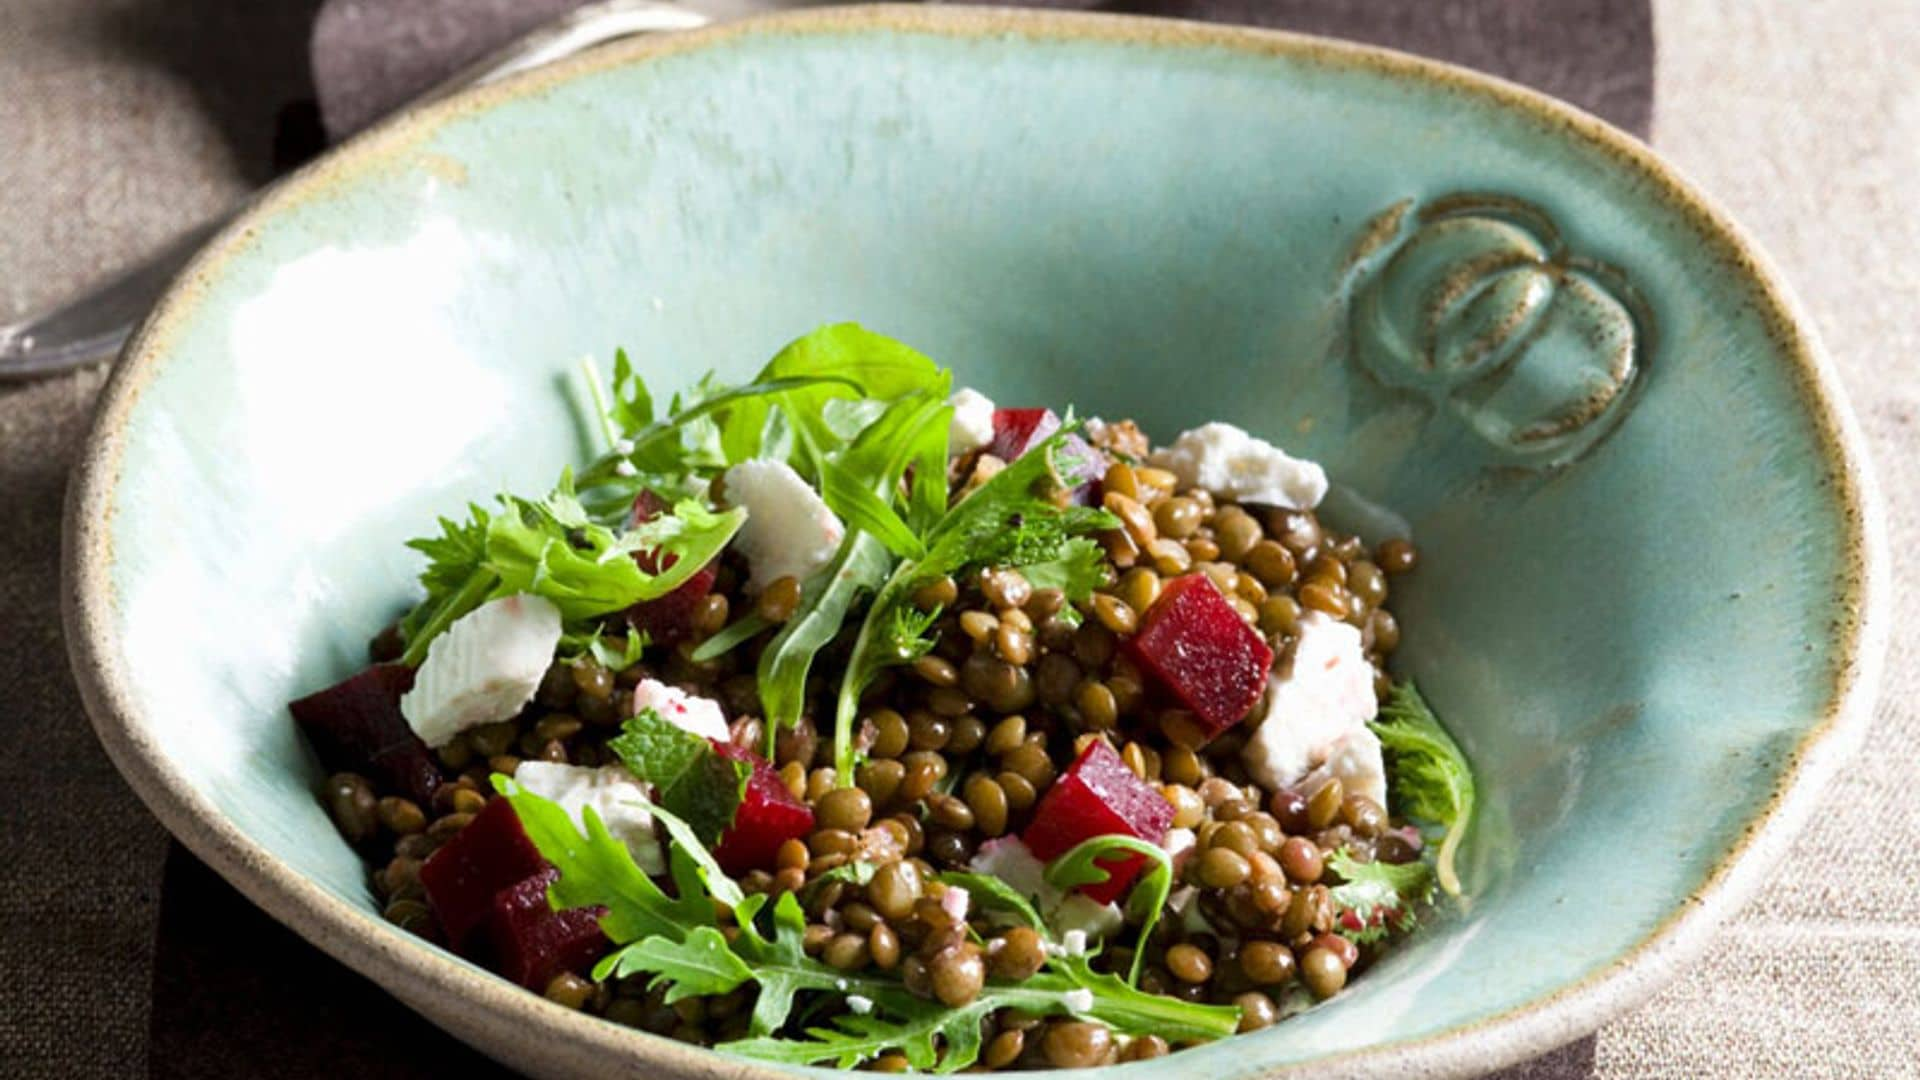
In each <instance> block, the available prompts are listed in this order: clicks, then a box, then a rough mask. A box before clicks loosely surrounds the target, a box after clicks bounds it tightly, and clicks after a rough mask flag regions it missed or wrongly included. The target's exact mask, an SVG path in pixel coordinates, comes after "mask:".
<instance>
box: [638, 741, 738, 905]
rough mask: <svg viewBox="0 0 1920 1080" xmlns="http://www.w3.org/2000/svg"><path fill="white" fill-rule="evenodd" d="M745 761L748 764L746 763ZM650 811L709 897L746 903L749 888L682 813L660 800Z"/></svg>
mask: <svg viewBox="0 0 1920 1080" xmlns="http://www.w3.org/2000/svg"><path fill="white" fill-rule="evenodd" d="M741 764H742V765H743V767H744V765H745V763H744V762H743V763H741ZM647 813H649V814H652V815H653V817H654V819H655V820H656V821H658V822H660V824H661V825H663V826H665V827H666V830H667V836H668V838H669V839H670V840H671V841H672V846H673V850H674V854H675V855H676V856H684V858H685V861H686V863H687V864H689V865H690V866H691V867H692V870H693V873H694V875H695V876H696V877H697V878H698V879H699V882H700V887H701V889H702V890H704V891H705V892H706V894H707V895H708V896H711V897H712V898H714V899H715V900H718V901H720V902H721V903H722V904H725V905H726V906H728V907H729V908H735V907H739V906H740V905H741V904H743V903H745V902H746V899H747V894H746V891H745V890H743V889H741V888H740V883H739V882H737V881H735V880H733V878H732V877H730V876H728V874H727V872H726V870H724V869H722V868H721V866H720V860H718V859H716V858H714V857H713V852H711V851H709V850H707V845H706V844H705V843H703V842H702V841H701V839H700V837H699V835H698V834H697V833H695V832H694V828H693V826H692V825H690V824H688V823H687V821H686V820H685V819H684V818H682V817H680V815H678V814H676V813H674V812H673V811H671V810H669V809H667V808H666V807H664V806H661V805H660V804H659V803H656V802H648V803H647Z"/></svg>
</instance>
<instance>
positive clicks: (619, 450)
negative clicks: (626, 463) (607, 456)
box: [613, 439, 633, 457]
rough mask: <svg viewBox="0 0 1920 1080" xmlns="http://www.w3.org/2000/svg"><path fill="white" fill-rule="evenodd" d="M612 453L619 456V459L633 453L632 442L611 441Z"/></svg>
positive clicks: (627, 440) (625, 440)
mask: <svg viewBox="0 0 1920 1080" xmlns="http://www.w3.org/2000/svg"><path fill="white" fill-rule="evenodd" d="M613 452H614V453H616V454H619V455H620V456H621V457H626V456H627V455H628V454H631V453H633V440H632V439H615V440H613Z"/></svg>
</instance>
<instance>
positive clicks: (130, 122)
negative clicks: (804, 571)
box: [0, 0, 1920, 1078]
mask: <svg viewBox="0 0 1920 1080" xmlns="http://www.w3.org/2000/svg"><path fill="white" fill-rule="evenodd" d="M334 2H335V4H336V5H344V6H353V5H354V4H370V3H371V2H372V0H334ZM421 2H422V3H425V2H426V0H421ZM1052 3H1053V5H1054V6H1080V7H1094V6H1099V7H1103V8H1107V9H1114V8H1122V9H1135V10H1139V9H1152V10H1157V11H1163V12H1172V13H1176V14H1195V13H1205V14H1209V15H1212V16H1214V17H1227V18H1237V19H1238V20H1240V21H1259V22H1265V23H1267V24H1269V25H1283V26H1290V27H1294V28H1298V29H1305V30H1313V31H1319V32H1331V33H1340V34H1345V35H1347V36H1354V37H1360V38H1364V39H1368V40H1377V41H1385V42H1389V43H1396V44H1400V45H1402V46H1404V47H1410V48H1415V49H1417V50H1419V51H1425V52H1429V53H1432V54H1435V55H1441V56H1444V57H1446V58H1449V59H1454V60H1457V61H1460V62H1464V63H1468V64H1473V65H1475V66H1480V67H1484V68H1488V69H1490V70H1495V71H1499V72H1502V73H1504V74H1507V75H1508V76H1509V77H1513V78H1517V79H1520V80H1522V81H1527V82H1531V83H1533V84H1535V85H1539V86H1542V87H1543V88H1545V89H1548V90H1549V91H1551V92H1556V93H1560V94H1562V95H1565V96H1568V97H1571V98H1573V99H1574V100H1576V101H1578V102H1580V103H1581V104H1583V105H1585V106H1586V107H1588V108H1590V109H1593V110H1595V111H1597V112H1600V113H1601V114H1602V115H1605V116H1607V117H1608V118H1610V119H1613V120H1614V121H1615V122H1616V123H1620V124H1622V125H1624V126H1627V127H1630V128H1635V129H1639V130H1642V131H1644V130H1645V125H1646V124H1647V122H1648V110H1647V108H1646V106H1647V103H1648V98H1649V95H1648V94H1647V92H1646V90H1647V84H1648V83H1650V84H1651V89H1652V93H1651V95H1650V97H1651V104H1652V109H1651V117H1652V127H1651V141H1652V142H1653V145H1654V146H1655V147H1656V148H1658V149H1659V150H1661V151H1662V152H1663V153H1665V154H1666V155H1667V156H1668V157H1669V158H1670V159H1671V160H1673V161H1674V162H1676V163H1677V164H1678V165H1679V166H1680V167H1681V168H1682V169H1683V170H1685V171H1686V172H1688V173H1689V174H1690V175H1692V176H1693V178H1694V179H1695V180H1697V181H1698V182H1699V183H1700V184H1701V186H1703V187H1704V188H1705V189H1706V190H1707V191H1708V192H1709V193H1711V194H1712V195H1713V196H1715V197H1716V198H1718V199H1719V200H1720V201H1721V202H1722V203H1723V204H1724V205H1725V206H1727V207H1728V208H1729V209H1730V210H1731V211H1732V212H1733V214H1734V215H1735V216H1736V217H1737V218H1738V219H1739V220H1740V221H1741V222H1742V223H1743V224H1744V225H1745V226H1746V227H1747V228H1748V229H1749V230H1751V232H1752V233H1753V234H1754V235H1755V236H1756V238H1757V239H1758V240H1759V241H1760V242H1761V243H1762V244H1763V245H1764V246H1765V247H1766V248H1767V249H1768V250H1769V251H1770V252H1771V253H1772V254H1773V256H1774V257H1775V258H1776V259H1777V260H1778V262H1779V263H1780V264H1781V266H1782V268H1783V270H1784V271H1785V272H1786V274H1787V276H1788V278H1789V280H1790V281H1791V282H1792V283H1793V284H1794V286H1795V287H1796V288H1797V289H1798V291H1799V295H1800V296H1801V298H1802V299H1803V300H1804V301H1805V302H1806V305H1807V307H1808V309H1809V310H1810V311H1811V312H1812V314H1813V316H1814V319H1815V320H1816V322H1817V323H1818V324H1819V327H1820V329H1821V331H1822V333H1823V334H1824V336H1825V340H1826V343H1827V345H1828V348H1829V350H1830V351H1831V353H1832V354H1833V356H1834V358H1835V359H1836V361H1837V362H1838V364H1839V366H1840V369H1841V372H1842V376H1843V378H1844V380H1845V382H1846V384H1847V387H1848V389H1849V391H1850V393H1851V395H1852V400H1853V404H1854V407H1855V409H1856V411H1857V412H1858V414H1859V416H1860V418H1861V421H1862V423H1863V426H1864V428H1865V430H1866V432H1867V434H1868V436H1869V438H1870V440H1871V443H1872V447H1873V451H1874V454H1875V459H1876V465H1877V466H1878V472H1879V478H1880V483H1881V487H1882V489H1883V490H1884V492H1885V495H1886V501H1887V506H1888V510H1889V514H1888V520H1889V526H1890V529H1889V532H1890V538H1891V541H1892V544H1891V548H1892V552H1893V555H1894V560H1895V588H1894V597H1893V599H1894V603H1893V613H1892V614H1893V619H1894V627H1895V634H1894V642H1893V649H1892V653H1891V655H1890V656H1889V662H1888V668H1887V677H1886V681H1885V685H1884V690H1883V693H1882V699H1881V703H1880V705H1879V708H1878V710H1877V714H1876V716H1875V720H1874V728H1873V731H1872V733H1871V734H1870V736H1869V740H1868V745H1867V749H1866V751H1865V753H1864V754H1863V755H1862V756H1861V757H1860V758H1859V759H1858V761H1857V762H1856V763H1855V764H1854V765H1853V766H1852V767H1851V768H1849V769H1848V770H1846V772H1845V774H1844V775H1843V776H1842V778H1841V779H1840V780H1839V781H1838V782H1836V783H1835V784H1834V785H1833V787H1832V788H1831V789H1830V790H1829V791H1828V792H1827V794H1826V797H1825V806H1824V809H1823V810H1822V812H1821V813H1820V814H1819V816H1818V817H1817V819H1816V820H1815V821H1814V823H1813V824H1812V825H1811V826H1810V827H1809V829H1808V830H1807V831H1806V833H1805V834H1804V835H1803V836H1802V837H1801V839H1800V840H1799V842H1798V844H1797V845H1796V846H1795V847H1794V849H1793V851H1792V853H1791V854H1790V855H1789V856H1788V858H1787V859H1786V861H1785V862H1784V863H1783V864H1782V866H1781V868H1780V871H1779V872H1778V873H1777V874H1776V875H1775V876H1774V878H1773V880H1772V881H1771V882H1769V883H1768V885H1767V886H1766V887H1765V888H1764V889H1763V890H1762V892H1761V893H1760V894H1759V896H1758V897H1757V898H1756V899H1755V900H1754V901H1753V902H1752V903H1751V904H1749V905H1748V907H1747V908H1746V909H1745V910H1744V911H1743V912H1742V913H1741V914H1740V915H1739V916H1738V917H1737V918H1736V919H1734V920H1733V921H1732V922H1731V924H1730V925H1729V926H1728V927H1726V929H1725V930H1724V931H1723V932H1722V933H1721V935H1720V936H1719V938H1718V940H1717V942H1716V944H1715V945H1714V946H1713V948H1712V949H1711V950H1710V951H1709V952H1708V954H1707V955H1706V956H1705V957H1703V958H1702V959H1701V960H1700V961H1699V963H1698V964H1697V966H1696V967H1695V968H1694V969H1693V970H1691V971H1689V972H1687V973H1685V974H1683V975H1682V976H1681V977H1680V978H1679V979H1678V980H1676V981H1675V982H1674V983H1673V984H1672V985H1671V986H1670V987H1669V988H1668V989H1666V990H1665V991H1664V992H1662V993H1660V994H1659V995H1657V996H1656V997H1655V998H1653V999H1652V1000H1651V1001H1649V1002H1648V1003H1647V1004H1646V1006H1645V1007H1644V1008H1641V1009H1639V1010H1637V1011H1635V1012H1633V1013H1632V1014H1630V1015H1628V1016H1625V1017H1623V1018H1621V1019H1618V1020H1616V1021H1614V1022H1613V1023H1611V1024H1609V1025H1607V1026H1606V1027H1604V1028H1603V1029H1602V1030H1601V1031H1600V1032H1599V1033H1598V1035H1597V1036H1595V1037H1594V1038H1592V1039H1587V1040H1582V1041H1580V1042H1578V1043H1575V1044H1574V1045H1572V1046H1570V1047H1567V1048H1565V1049H1563V1050H1561V1051H1560V1052H1558V1053H1556V1054H1552V1055H1549V1056H1548V1057H1547V1058H1544V1059H1541V1060H1540V1061H1538V1062H1534V1063H1530V1064H1529V1065H1526V1066H1522V1067H1521V1068H1520V1069H1517V1070H1515V1075H1524V1076H1528V1077H1555V1078H1562V1077H1589V1076H1591V1077H1642V1076H1660V1077H1703V1076H1713V1077H1745V1076H1759V1075H1773V1076H1785V1075H1817V1076H1914V1075H1920V1064H1917V1061H1920V801H1916V800H1915V798H1914V797H1913V795H1912V791H1911V789H1912V786H1913V777H1914V772H1915V767H1916V766H1915V763H1916V762H1920V707H1916V705H1915V704H1914V701H1915V698H1916V696H1917V695H1920V649H1916V648H1915V647H1914V646H1913V645H1912V644H1911V637H1910V635H1905V634H1902V633H1901V632H1900V629H1899V628H1900V627H1903V626H1907V625H1913V624H1915V623H1916V622H1920V600H1917V599H1916V595H1920V589H1917V588H1916V586H1920V575H1916V570H1915V563H1914V560H1913V559H1912V558H1910V557H1909V555H1908V552H1909V551H1911V550H1912V549H1914V548H1915V546H1916V545H1920V316H1916V314H1915V310H1914V309H1915V307H1916V306H1917V305H1916V301H1920V76H1916V74H1915V72H1916V68H1915V66H1914V59H1913V58H1914V57H1915V56H1916V55H1917V54H1920V4H1916V3H1914V2H1913V0H1832V2H1827V3H1800V2H1794V0H1778V2H1773V3H1746V2H1740V0H1656V2H1654V3H1653V5H1652V16H1653V17H1652V29H1653V33H1652V34H1651V35H1650V37H1649V36H1648V35H1646V34H1645V32H1644V31H1645V25H1644V23H1645V20H1644V18H1639V19H1636V18H1635V17H1634V16H1633V14H1632V12H1633V11H1634V10H1638V5H1634V4H1625V5H1622V4H1608V3H1605V2H1584V0H1583V2H1580V3H1575V4H1551V3H1545V2H1537V3H1536V2H1523V0H1514V2H1511V3H1504V4H1501V3H1493V4H1470V3H1457V2H1451V0H1429V2H1420V0H1386V2H1375V3H1347V4H1340V3H1329V2H1313V0H1275V2H1272V3H1256V2H1251V0H1240V2H1238V3H1231V2H1214V3H1204V2H1193V3H1180V2H1163V3H1147V2H1140V3H1117V4H1116V3H1101V4H1095V3H1091V2H1085V3H1082V2H1076V0H1052ZM373 6H375V7H378V6H380V5H377V4H376V5H373ZM494 6H495V7H498V8H500V9H502V10H510V9H512V8H513V7H514V6H515V5H514V4H512V3H511V2H509V0H496V2H495V4H494ZM519 6H520V7H521V8H522V10H524V9H525V8H528V7H542V6H557V4H555V2H554V0H538V2H537V3H535V2H534V0H527V2H526V3H524V4H522V5H519ZM319 7H320V4H319V0H294V2H268V0H6V2H5V3H4V4H0V321H4V320H5V319H7V318H11V317H12V316H14V315H16V314H19V313H21V312H24V311H26V310H28V309H29V308H31V307H34V306H37V305H38V304H40V303H42V302H44V301H47V300H51V299H53V298H55V297H58V296H61V295H64V294H66V293H67V292H68V291H70V290H71V289H73V288H75V287H77V286H79V285H81V284H82V283H84V282H86V281H87V280H89V279H91V278H93V277H95V276H96V275H97V274H99V273H100V272H102V271H103V270H106V269H109V268H111V267H114V266H116V265H120V264H121V263H123V262H124V261H125V260H126V259H128V258H129V257H131V256H133V255H135V254H137V253H139V252H141V251H144V250H147V249H149V248H150V247H152V246H153V245H155V244H157V243H158V242H160V241H162V240H164V239H166V238H167V237H169V236H170V235H171V234H172V232H173V231H174V230H175V229H177V228H180V227H182V226H185V225H187V224H190V223H192V222H194V221H197V220H198V219H200V218H201V217H203V216H206V215H209V214H212V213H214V212H216V211H218V210H219V209H220V208H221V207H222V206H224V205H226V204H227V203H228V202H229V201H230V200H231V199H233V198H235V197H236V196H238V195H240V194H241V193H243V192H244V191H246V190H247V189H249V188H250V187H252V186H254V185H257V184H259V183H261V182H263V181H265V180H267V179H269V178H270V177H271V176H272V175H273V174H274V172H275V171H276V169H277V168H279V167H280V166H283V165H284V164H286V163H288V162H290V161H292V160H297V159H298V158H299V157H301V156H303V155H304V154H305V153H307V152H309V151H310V150H311V149H312V148H314V147H316V146H317V145H319V143H320V141H321V139H322V128H321V122H320V116H321V114H320V110H318V109H317V108H315V107H314V105H313V104H312V101H313V99H314V97H315V90H314V86H313V82H312V76H311V72H312V71H313V70H315V69H325V63H324V62H323V63H321V64H318V65H310V64H309V62H308V42H309V35H310V34H311V32H312V30H313V26H314V21H315V14H316V11H317V9H318V8H319ZM1623 11H1625V12H1627V14H1626V15H1625V16H1624V17H1623V15H1622V12H1623ZM1595 19H1602V20H1604V19H1612V20H1614V21H1613V22H1612V23H1604V24H1593V23H1587V24H1583V23H1582V21H1581V20H1595ZM1543 27H1544V29H1543ZM323 29H324V21H323ZM336 32H337V33H341V34H344V37H342V39H341V41H340V42H336V43H335V44H334V45H332V46H329V47H336V48H352V47H354V46H355V42H354V41H353V40H352V39H353V37H354V34H355V33H356V32H355V31H352V30H351V28H350V27H349V29H348V30H345V31H340V30H336ZM358 33H360V34H362V36H365V35H366V33H367V27H365V26H362V27H361V30H360V31H358ZM373 36H375V37H377V36H378V35H377V34H375V35H373ZM1652 41H1657V42H1658V48H1657V50H1652V49H1651V42H1652ZM321 44H322V45H327V42H326V41H325V40H323V41H322V42H321ZM360 45H361V47H363V48H364V47H366V43H365V42H361V43H360ZM1650 53H1651V56H1652V58H1651V59H1649V54H1650ZM326 55H330V54H324V53H323V61H324V58H325V56H326ZM405 70H406V69H405V65H404V64H401V65H399V67H398V68H396V71H398V72H399V73H400V75H404V74H405ZM394 77H399V76H394ZM330 103H337V99H330ZM334 111H335V112H336V113H337V111H338V110H337V109H336V110H334ZM103 378H104V374H103V373H102V372H100V371H97V370H96V371H87V372H81V373H76V374H73V375H69V376H65V377H62V378H58V379H54V380H51V381H47V382H42V383H38V384H34V385H28V386H19V387H0V733H4V736H5V742H4V745H5V747H6V750H5V752H4V753H0V1076H6V1077H13V1076H43V1075H56V1074H57V1075H62V1076H70V1077H76V1078H80V1077H94V1076H100V1077H107V1076H113V1077H124V1076H126V1075H128V1074H130V1073H138V1072H141V1071H145V1072H146V1073H147V1074H148V1075H150V1076H204V1077H234V1076H252V1075H284V1076H308V1075H313V1076H319V1075H331V1074H333V1073H334V1072H335V1071H337V1070H340V1069H343V1068H344V1069H350V1070H351V1071H352V1072H354V1073H357V1074H360V1075H362V1076H366V1077H379V1076H394V1077H417V1076H425V1075H439V1074H444V1073H448V1072H451V1071H453V1070H455V1069H458V1070H459V1071H461V1072H463V1073H464V1074H466V1075H469V1076H475V1075H488V1074H490V1073H491V1072H493V1071H494V1067H493V1066H491V1065H489V1064H487V1063H486V1062H484V1061H481V1060H480V1059H479V1058H478V1057H477V1056H476V1055H473V1054H472V1053H471V1052H469V1051H466V1050H464V1049H462V1048H460V1047H459V1046H458V1045H457V1044H456V1043H454V1042H453V1041H452V1040H450V1039H448V1038H446V1037H444V1036H441V1035H439V1034H438V1033H437V1032H435V1031H434V1030H433V1029H432V1028H431V1027H430V1026H428V1025H427V1024H426V1023H425V1021H422V1020H419V1019H418V1018H416V1017H413V1016H412V1014H410V1013H408V1012H406V1011H405V1010H404V1009H402V1008H401V1007H399V1006H398V1005H396V1004H394V1003H393V1002H392V1001H391V1000H390V999H388V998H386V997H385V995H384V994H382V993H381V992H380V991H379V990H378V989H377V988H375V987H374V986H372V984H370V983H368V982H366V981H365V980H363V979H361V978H359V977H358V976H356V975H354V974H352V973H351V972H348V971H346V970H345V969H343V968H341V967H339V966H338V965H337V964H334V963H333V962H332V961H331V960H329V959H327V958H326V957H324V956H322V955H321V954H319V953H317V952H316V951H315V950H313V949H311V948H310V947H308V946H307V945H305V944H304V943H302V942H301V941H299V939H297V938H295V937H293V936H292V935H291V934H289V933H287V932H285V931H283V930H281V929H279V928H278V927H277V926H276V925H274V924H273V923H272V922H271V921H270V920H268V919H266V918H265V917H264V916H262V915H260V914H259V913H258V912H256V911H254V910H253V909H252V908H251V907H250V906H249V905H248V904H247V903H246V902H245V901H244V900H242V899H241V898H240V897H239V896H238V895H237V894H235V893H233V892H232V891H231V890H230V889H228V888H227V887H226V886H225V885H224V884H223V883H221V882H219V881H218V879H216V878H214V877H213V875H212V874H211V873H210V872H208V871H207V870H206V869H205V868H204V867H202V866H201V865H200V864H199V863H198V862H197V861H196V860H194V859H193V858H192V857H191V856H190V855H187V854H186V853H185V852H184V851H182V850H180V849H178V848H177V847H176V846H174V845H171V844H170V842H169V840H168V838H167V836H166V834H165V832H164V831H163V830H162V829H161V828H160V826H159V825H158V824H157V823H156V822H155V821H154V820H153V819H152V818H151V817H150V816H149V815H148V814H147V813H146V811H145V810H144V808H142V806H141V805H140V803H139V801H138V800H137V799H136V798H135V797H134V796H133V795H132V793H131V792H130V791H129V790H128V789H127V788H126V786H125V785H124V784H123V783H122V782H121V781H120V779H119V778H118V776H117V775H116V774H115V773H114V771H113V769H112V767H111V766H110V765H109V764H108V762H107V759H106V757H105V755H104V754H103V753H102V751H101V750H100V749H99V747H98V744H97V743H96V742H95V740H94V738H93V736H92V733H91V731H90V730H89V729H88V727H87V724H86V720H85V718H84V716H83V715H82V713H81V709H80V703H79V698H78V695H77V692H76V691H75V689H74V687H73V683H72V679H71V676H70V675H69V673H68V669H67V663H66V656H65V649H64V645H63V643H62V641H61V633H60V627H59V588H58V552H59V522H60V508H61V499H62V494H63V491H64V488H65V484H66V478H67V472H68V469H69V467H70V465H71V462H72V461H73V459H74V456H75V454H76V452H77V449H78V446H79V442H80V439H81V436H82V433H83V430H84V427H85V424H86V419H87V416H88V413H89V410H90V408H91V405H92V402H93V399H94V396H95V394H96V393H97V391H98V389H99V387H100V384H101V382H102V381H103ZM1701 557H1702V558H1713V557H1717V553H1714V552H1702V553H1701ZM289 1002H297V1004H288V1003H289Z"/></svg>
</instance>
